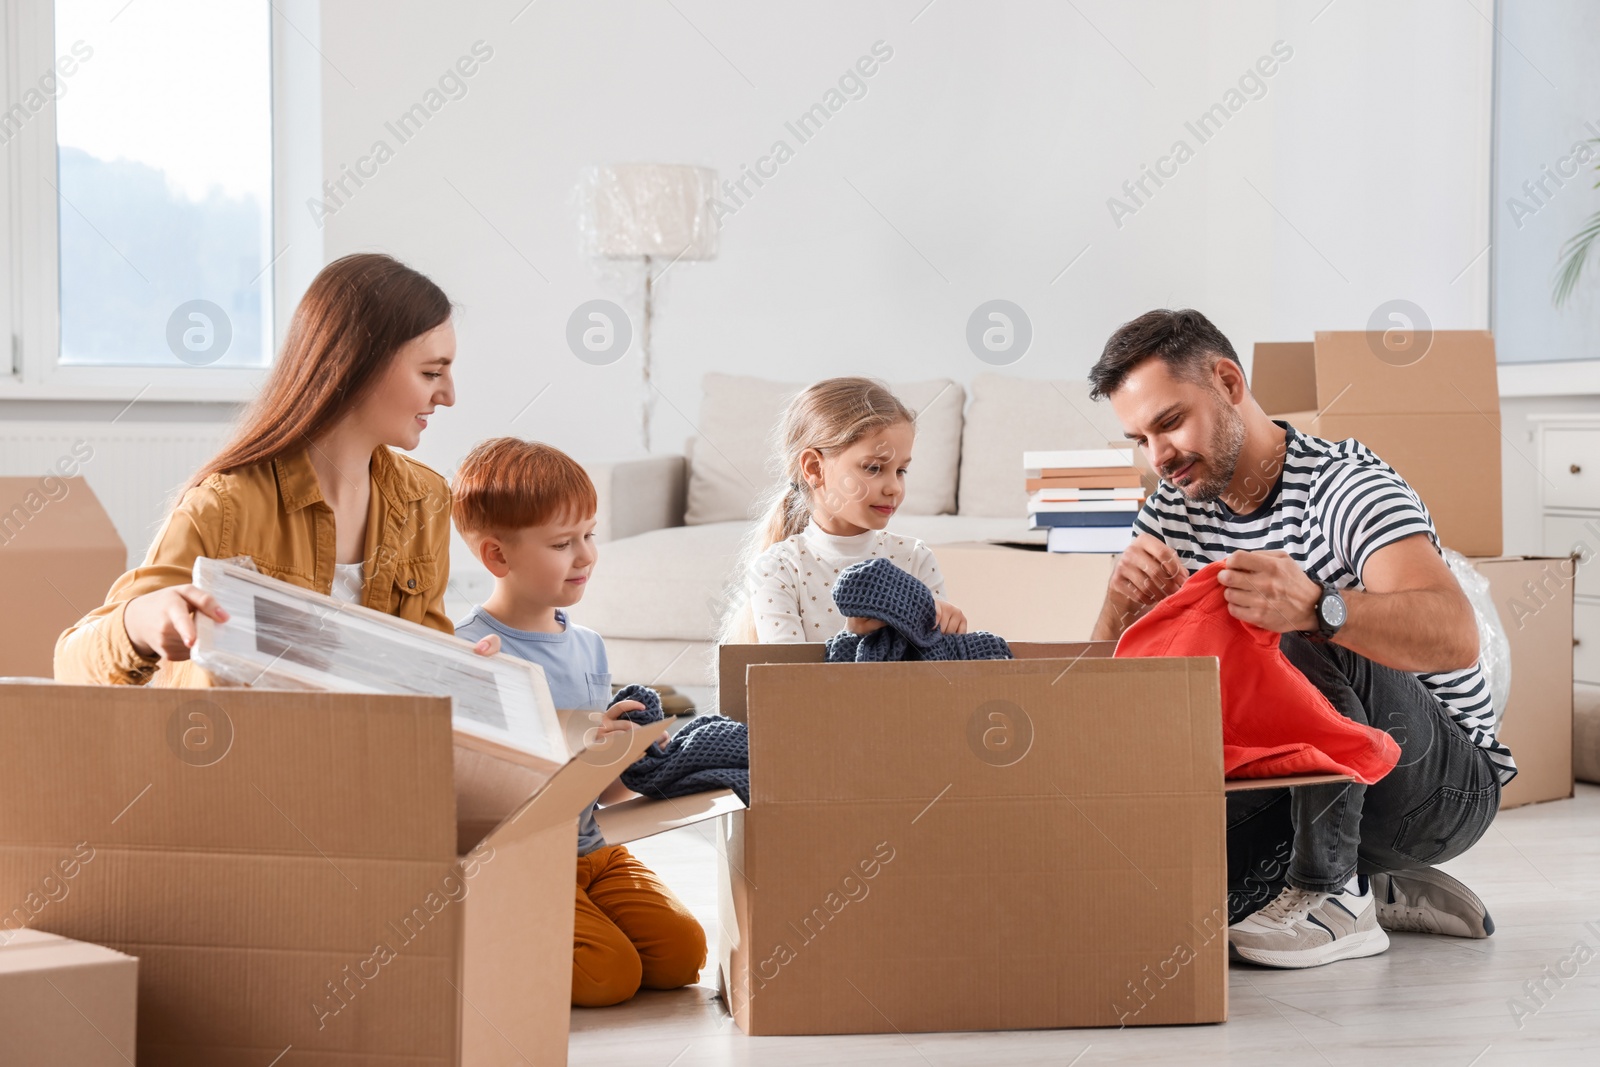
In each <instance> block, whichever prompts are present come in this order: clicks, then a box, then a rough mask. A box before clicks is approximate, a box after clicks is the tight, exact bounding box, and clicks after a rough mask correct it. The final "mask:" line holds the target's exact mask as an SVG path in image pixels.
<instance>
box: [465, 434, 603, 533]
mask: <svg viewBox="0 0 1600 1067" xmlns="http://www.w3.org/2000/svg"><path fill="white" fill-rule="evenodd" d="M450 495H451V501H450V517H451V518H452V519H453V520H454V521H455V524H456V529H457V530H459V531H461V533H462V535H463V536H464V535H466V534H469V533H488V534H506V533H511V532H512V531H515V530H521V529H525V528H526V527H529V526H542V525H544V524H546V523H552V522H560V521H562V520H564V519H573V520H575V521H581V520H583V519H587V518H589V517H590V516H592V515H593V514H594V513H595V511H596V510H597V508H598V507H599V498H598V497H597V496H596V494H595V490H594V482H593V481H592V480H590V478H589V473H588V472H587V471H585V470H584V469H583V467H582V466H580V465H579V463H578V461H577V460H575V459H573V458H572V457H571V456H569V455H567V454H566V453H565V452H563V451H561V450H560V449H559V448H553V447H551V446H550V445H546V444H541V443H539V442H538V441H524V440H522V439H521V438H520V437H495V438H492V439H490V440H488V441H484V442H482V443H481V444H479V445H478V446H477V447H476V448H474V449H473V450H472V451H471V452H469V453H467V458H466V459H464V460H462V461H461V466H460V467H458V468H457V469H456V476H455V479H454V481H453V482H452V483H451V486H450Z"/></svg>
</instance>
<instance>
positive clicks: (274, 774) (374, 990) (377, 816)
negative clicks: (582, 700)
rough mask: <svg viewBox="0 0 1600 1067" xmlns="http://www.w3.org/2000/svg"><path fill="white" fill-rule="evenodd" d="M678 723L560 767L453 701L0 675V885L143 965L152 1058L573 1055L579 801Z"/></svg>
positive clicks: (237, 1064)
mask: <svg viewBox="0 0 1600 1067" xmlns="http://www.w3.org/2000/svg"><path fill="white" fill-rule="evenodd" d="M665 731H666V724H664V723H658V724H655V725H653V726H650V727H646V728H642V729H639V730H636V731H634V732H633V733H631V734H629V735H625V737H624V738H623V740H622V741H612V742H609V743H608V745H609V746H610V747H607V746H597V747H592V748H589V749H585V750H583V751H582V752H581V753H580V754H579V755H578V756H576V757H575V758H573V759H572V760H571V761H569V762H568V763H566V764H565V765H563V766H561V767H560V768H559V769H558V770H556V771H555V773H554V774H553V775H550V774H548V769H547V768H536V767H531V766H527V765H524V763H523V762H520V761H522V760H525V759H526V757H524V756H521V755H520V754H518V753H517V752H515V751H514V750H510V749H498V748H497V746H495V745H493V744H492V743H489V742H485V741H483V740H482V739H480V738H476V737H472V736H471V735H463V734H460V733H458V732H455V731H453V730H452V726H451V701H450V700H449V699H448V698H444V697H420V696H387V695H385V696H377V695H363V694H343V693H323V692H306V691H295V692H284V691H273V690H259V689H208V690H187V689H150V688H134V687H127V688H123V687H106V688H98V687H77V686H64V685H37V684H31V685H30V684H0V751H4V752H6V753H7V756H8V766H9V769H8V771H7V773H6V774H5V775H0V900H4V901H6V902H8V904H18V905H19V908H20V910H16V909H14V910H13V911H12V912H10V913H9V914H10V916H11V918H10V919H9V920H7V923H8V925H10V926H28V927H33V928H36V929H41V930H47V931H51V932H54V933H58V934H62V935H65V936H68V937H73V938H77V939H79V940H85V941H91V942H95V943H98V944H102V945H106V946H109V947H111V948H114V949H117V950H118V951H121V952H126V953H128V954H130V955H134V956H137V957H138V958H139V960H140V966H139V1019H138V1038H139V1049H138V1051H139V1060H140V1062H141V1064H144V1065H183V1067H201V1065H204V1067H246V1065H249V1067H260V1065H262V1064H266V1063H273V1062H276V1063H277V1064H279V1067H293V1065H316V1067H320V1065H331V1064H335V1063H338V1064H351V1063H359V1064H362V1065H363V1067H378V1065H394V1067H400V1065H402V1064H403V1065H406V1067H417V1065H421V1064H438V1065H444V1064H457V1063H461V1064H469V1065H480V1064H492V1065H500V1064H506V1065H510V1064H520V1063H536V1064H552V1063H554V1064H560V1063H565V1062H566V1046H567V1024H568V1018H569V1012H570V998H571V981H572V933H573V931H572V916H573V909H572V892H573V890H572V887H573V882H574V864H575V862H576V860H575V857H576V851H577V822H576V819H577V815H578V813H579V812H580V811H581V810H582V809H583V807H584V806H585V805H586V804H588V803H589V801H591V800H592V799H593V798H594V797H595V796H596V795H597V794H598V793H599V792H600V790H601V789H602V788H603V787H604V786H605V784H606V783H607V782H609V781H610V780H611V779H612V778H614V777H615V776H616V774H617V773H618V772H619V770H620V769H621V768H622V767H624V766H626V765H627V764H628V763H629V762H631V761H632V760H634V759H636V758H637V757H638V755H639V754H640V753H641V752H642V751H643V749H644V746H645V745H647V744H649V743H650V742H651V741H653V740H655V739H656V738H657V737H659V736H661V735H662V734H663V733H664V732H665ZM623 741H625V743H623ZM85 849H87V850H89V853H90V854H91V855H92V859H90V860H88V861H82V860H81V857H82V855H83V854H84V850H85ZM74 855H77V856H79V857H80V862H79V863H78V864H77V866H76V869H75V872H74V874H73V875H72V876H71V877H66V876H64V875H63V874H62V873H61V870H62V868H61V867H60V866H59V864H60V863H61V861H62V860H63V859H66V858H69V857H72V856H74ZM275 1057H281V1058H279V1059H275Z"/></svg>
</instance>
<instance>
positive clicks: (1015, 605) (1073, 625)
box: [928, 541, 1117, 642]
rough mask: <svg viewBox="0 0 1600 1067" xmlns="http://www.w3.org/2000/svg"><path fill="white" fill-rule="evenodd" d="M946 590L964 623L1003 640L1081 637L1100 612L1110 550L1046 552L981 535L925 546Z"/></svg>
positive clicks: (1112, 562) (1113, 559) (1086, 635)
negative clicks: (978, 538) (982, 538)
mask: <svg viewBox="0 0 1600 1067" xmlns="http://www.w3.org/2000/svg"><path fill="white" fill-rule="evenodd" d="M928 547H929V548H931V549H932V550H933V555H934V558H935V559H937V560H938V561H939V571H940V573H941V574H943V575H944V587H945V596H946V599H948V600H949V601H950V603H952V604H954V605H955V606H956V607H958V608H960V609H961V610H962V612H963V613H964V614H965V615H966V616H967V628H968V629H971V630H988V631H989V632H990V633H996V634H999V635H1000V636H1001V637H1004V638H1005V639H1006V640H1007V641H1032V642H1052V641H1054V642H1061V641H1087V640H1088V639H1089V636H1090V634H1091V632H1092V631H1093V630H1094V624H1095V620H1096V619H1098V618H1099V617H1100V607H1101V605H1102V604H1103V603H1104V602H1105V598H1106V585H1107V584H1108V583H1109V582H1110V581H1111V568H1112V567H1113V566H1114V565H1115V564H1116V561H1117V557H1116V556H1114V555H1099V554H1091V553H1079V552H1046V551H1044V547H1043V546H1042V545H1040V546H1037V547H1020V546H1013V545H1008V544H996V543H990V542H982V541H963V542H959V543H952V544H946V545H929V546H928Z"/></svg>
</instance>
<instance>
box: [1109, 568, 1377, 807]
mask: <svg viewBox="0 0 1600 1067" xmlns="http://www.w3.org/2000/svg"><path fill="white" fill-rule="evenodd" d="M1222 567H1223V562H1222V561H1221V560H1218V561H1217V562H1216V563H1213V564H1211V565H1209V566H1207V567H1206V568H1205V569H1204V570H1200V571H1196V572H1195V573H1194V574H1192V575H1191V576H1190V577H1189V580H1188V581H1187V582H1185V583H1184V584H1183V588H1182V589H1179V590H1178V591H1177V592H1176V593H1173V594H1172V595H1171V596H1169V597H1167V598H1166V599H1165V600H1163V601H1162V602H1161V603H1159V604H1157V605H1156V606H1155V607H1154V608H1151V609H1150V613H1149V614H1148V615H1146V616H1145V617H1144V618H1142V619H1140V620H1139V621H1138V622H1136V623H1134V624H1133V625H1132V626H1130V627H1128V629H1127V632H1126V633H1124V634H1123V635H1122V640H1120V641H1118V642H1117V651H1116V654H1117V655H1118V656H1216V657H1217V659H1218V661H1219V662H1220V665H1221V667H1220V674H1221V680H1222V766H1223V774H1224V775H1225V776H1226V777H1228V778H1274V777H1278V776H1280V775H1291V774H1348V775H1350V776H1351V777H1353V778H1355V779H1356V781H1358V782H1362V783H1364V784H1366V785H1371V784H1372V783H1374V782H1376V781H1377V780H1378V779H1380V778H1382V777H1383V776H1384V775H1386V774H1388V773H1389V772H1390V771H1391V770H1393V769H1394V765H1395V764H1396V763H1398V762H1399V760H1400V746H1399V745H1397V744H1395V741H1394V738H1392V737H1390V736H1389V735H1388V734H1386V733H1384V732H1383V731H1382V730H1376V729H1373V728H1372V727H1370V726H1363V725H1361V724H1360V723H1358V722H1354V721H1352V720H1350V719H1347V718H1345V717H1344V716H1343V715H1341V714H1339V712H1338V711H1337V710H1336V709H1335V708H1334V706H1333V705H1332V704H1330V703H1329V702H1328V698H1327V697H1325V696H1323V695H1322V691H1321V690H1319V689H1318V688H1317V687H1316V686H1314V685H1312V684H1311V682H1310V680H1309V679H1307V678H1306V676H1305V675H1304V674H1301V673H1300V671H1299V670H1298V669H1297V668H1296V667H1295V666H1294V664H1292V663H1290V662H1289V661H1288V659H1286V658H1285V657H1284V655H1283V652H1282V651H1280V650H1279V648H1278V635H1277V634H1275V633H1273V632H1272V631H1271V630H1263V629H1261V628H1260V627H1258V626H1252V625H1250V624H1249V623H1247V622H1243V621H1241V620H1239V619H1236V618H1234V617H1233V616H1232V615H1230V614H1228V602H1227V600H1226V599H1224V596H1223V594H1224V591H1225V590H1224V588H1223V586H1222V585H1220V584H1219V583H1218V582H1217V572H1218V571H1220V570H1221V569H1222Z"/></svg>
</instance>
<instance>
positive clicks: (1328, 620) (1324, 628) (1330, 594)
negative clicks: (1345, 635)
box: [1316, 582, 1347, 640]
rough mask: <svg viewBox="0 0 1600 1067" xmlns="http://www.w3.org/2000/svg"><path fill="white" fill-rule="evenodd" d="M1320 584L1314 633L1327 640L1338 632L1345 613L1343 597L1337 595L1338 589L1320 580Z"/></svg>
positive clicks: (1342, 623)
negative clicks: (1320, 590)
mask: <svg viewBox="0 0 1600 1067" xmlns="http://www.w3.org/2000/svg"><path fill="white" fill-rule="evenodd" d="M1321 585H1322V595H1321V596H1319V597H1318V598H1317V607H1316V616H1317V629H1316V635H1317V636H1318V637H1320V638H1322V639H1323V640H1327V639H1328V638H1330V637H1332V636H1333V635H1334V634H1336V633H1338V632H1339V629H1340V627H1342V626H1343V625H1344V620H1345V619H1346V617H1347V615H1346V613H1345V606H1344V597H1342V596H1340V595H1339V590H1337V589H1335V588H1334V587H1333V586H1331V585H1329V584H1328V583H1327V582H1322V583H1321Z"/></svg>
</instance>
